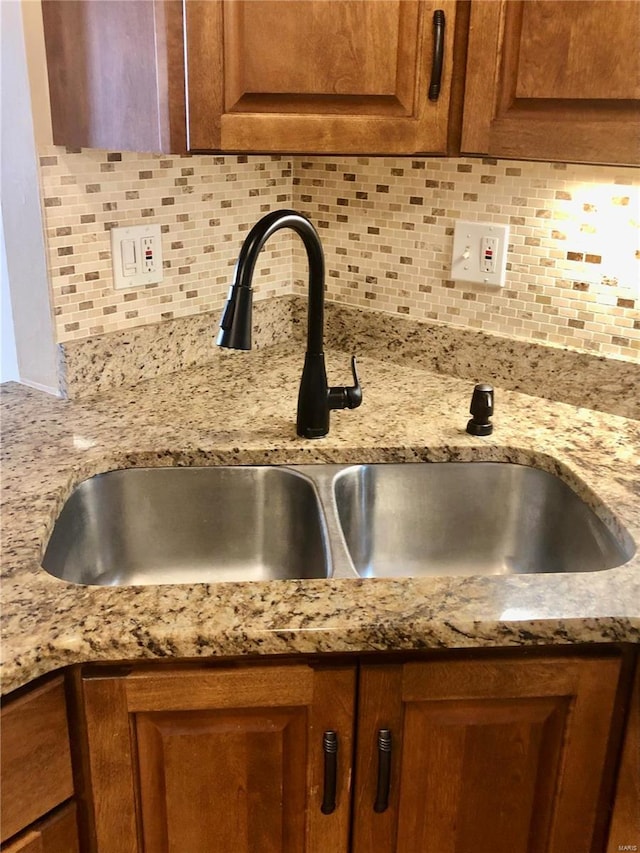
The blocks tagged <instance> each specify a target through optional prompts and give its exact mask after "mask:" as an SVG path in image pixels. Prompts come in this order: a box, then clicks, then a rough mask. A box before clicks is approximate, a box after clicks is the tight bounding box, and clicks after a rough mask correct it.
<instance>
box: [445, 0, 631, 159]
mask: <svg viewBox="0 0 640 853" xmlns="http://www.w3.org/2000/svg"><path fill="white" fill-rule="evenodd" d="M638 44H640V11H639V7H638V2H637V0H615V2H609V1H608V0H561V2H559V0H492V2H484V0H472V2H471V15H470V24H469V42H468V54H467V71H466V81H465V98H464V117H463V129H462V146H461V147H462V151H463V152H464V153H469V154H489V155H492V156H495V157H518V158H524V159H533V160H536V159H537V160H568V161H578V162H587V163H627V164H636V165H637V164H638V163H640V53H639V52H638Z"/></svg>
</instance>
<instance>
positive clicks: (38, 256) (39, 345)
mask: <svg viewBox="0 0 640 853" xmlns="http://www.w3.org/2000/svg"><path fill="white" fill-rule="evenodd" d="M32 5H33V7H35V6H38V7H39V6H40V4H39V3H38V4H36V3H33V4H31V3H30V4H29V10H28V13H29V14H31V13H32V12H35V9H34V8H31V6H32ZM38 11H39V9H38ZM0 30H1V42H0V53H1V64H0V75H1V80H0V82H1V97H0V109H1V113H0V118H1V135H0V142H1V156H0V199H1V202H2V223H3V230H4V243H5V247H6V261H7V272H8V279H9V289H10V294H11V306H12V309H13V324H14V331H15V341H16V351H17V361H18V370H19V376H20V381H22V382H24V383H25V384H27V385H32V386H33V387H36V388H41V389H42V390H45V391H49V392H51V393H57V387H58V379H57V369H56V348H55V340H54V333H53V322H52V314H51V302H50V296H49V283H48V275H47V267H46V261H45V257H46V256H45V247H44V234H43V224H42V212H41V208H40V193H39V188H38V169H37V160H36V157H37V152H36V147H35V142H34V128H33V120H32V116H31V95H30V90H29V78H28V73H27V60H26V51H25V40H24V34H23V17H22V7H21V3H20V0H1V2H0ZM45 121H46V119H45Z"/></svg>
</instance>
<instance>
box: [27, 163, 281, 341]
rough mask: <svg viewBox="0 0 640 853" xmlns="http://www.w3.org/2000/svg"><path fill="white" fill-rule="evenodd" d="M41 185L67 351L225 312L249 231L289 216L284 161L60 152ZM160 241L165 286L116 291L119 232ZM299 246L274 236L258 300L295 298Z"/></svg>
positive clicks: (60, 336)
mask: <svg viewBox="0 0 640 853" xmlns="http://www.w3.org/2000/svg"><path fill="white" fill-rule="evenodd" d="M40 177H41V192H42V198H43V206H44V214H45V228H46V238H47V245H48V255H49V257H48V262H49V271H50V280H51V288H52V297H53V298H52V302H53V308H54V315H55V323H56V337H57V341H58V343H64V342H66V341H71V340H79V339H81V338H86V337H90V336H95V335H101V334H104V333H106V332H115V331H120V330H122V329H128V328H133V327H134V326H140V325H146V324H149V323H160V322H162V321H164V320H172V319H175V318H179V317H187V316H191V315H195V314H200V313H202V312H205V311H211V310H213V309H218V308H220V307H221V305H222V302H223V299H224V297H225V296H226V293H227V291H228V289H229V284H230V282H231V274H232V271H233V266H234V264H235V262H236V259H237V257H238V252H239V250H240V246H241V245H242V241H243V239H244V237H245V236H246V233H247V231H248V230H249V228H250V227H251V226H252V225H253V224H254V222H256V221H257V220H258V219H259V218H260V216H262V214H263V213H264V212H266V211H269V210H272V209H274V208H278V207H290V206H291V203H292V202H291V189H292V182H291V163H290V161H288V160H286V159H282V158H280V157H277V156H274V157H267V158H265V157H248V156H231V157H230V156H225V157H213V156H210V157H204V156H202V157H178V156H176V157H163V156H158V155H152V154H135V153H126V152H125V153H119V152H106V151H98V150H94V149H82V151H78V152H73V151H69V150H67V149H65V148H51V149H47V150H46V151H41V152H40ZM145 221H149V222H154V223H158V224H160V226H161V230H162V248H163V256H164V281H163V282H162V283H160V284H157V285H155V284H154V285H147V286H145V287H143V288H137V289H131V290H114V289H113V278H112V272H111V238H110V230H111V228H113V227H118V226H127V225H134V224H139V223H144V222H145ZM292 239H293V236H292V235H291V234H287V233H281V234H276V235H275V236H274V237H273V238H272V239H271V240H270V241H269V243H268V244H267V246H265V249H264V253H263V255H262V256H261V262H260V263H259V265H258V266H257V267H256V273H257V274H256V294H257V295H258V296H259V297H261V298H266V297H268V296H275V295H282V294H284V293H290V292H291V280H292V276H291V270H292V251H291V241H292Z"/></svg>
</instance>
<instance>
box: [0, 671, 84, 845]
mask: <svg viewBox="0 0 640 853" xmlns="http://www.w3.org/2000/svg"><path fill="white" fill-rule="evenodd" d="M0 737H1V754H0V755H1V758H0V774H1V779H2V785H1V797H0V803H1V805H0V808H1V817H0V840H1V841H4V840H5V839H6V838H9V837H11V836H12V835H15V834H16V833H17V832H20V830H22V829H24V828H25V827H27V826H29V824H31V823H33V822H34V821H35V820H37V819H38V818H39V817H42V815H44V814H46V813H47V812H49V811H51V809H53V808H55V807H56V806H57V805H59V804H60V803H62V802H64V801H65V800H67V799H69V797H71V796H72V795H73V776H72V772H71V752H70V746H69V730H68V728H67V708H66V702H65V694H64V682H63V679H62V678H56V679H54V680H53V681H49V682H47V683H46V684H43V685H41V686H40V687H37V688H35V690H33V691H32V692H30V693H27V694H25V695H23V696H20V697H19V698H17V699H15V700H9V701H8V702H7V704H6V705H5V706H4V707H3V708H2V713H1V718H0ZM18 849H20V848H18ZM25 849H27V850H28V849H29V848H28V847H27V848H25Z"/></svg>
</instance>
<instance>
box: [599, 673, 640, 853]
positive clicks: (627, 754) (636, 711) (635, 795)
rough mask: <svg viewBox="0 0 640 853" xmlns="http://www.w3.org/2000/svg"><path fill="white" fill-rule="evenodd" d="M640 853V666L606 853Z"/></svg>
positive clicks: (628, 720) (626, 732) (631, 705)
mask: <svg viewBox="0 0 640 853" xmlns="http://www.w3.org/2000/svg"><path fill="white" fill-rule="evenodd" d="M634 849H635V850H640V662H637V664H636V674H635V682H634V687H633V694H632V696H631V701H630V705H629V711H628V714H627V727H626V731H625V736H624V741H623V749H622V756H621V759H620V766H619V769H618V779H617V782H616V795H615V799H614V802H613V812H612V815H611V825H610V827H609V843H608V846H607V853H619V851H621V850H634Z"/></svg>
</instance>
